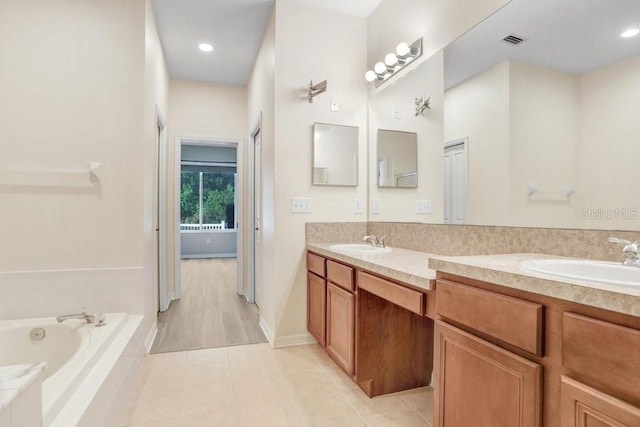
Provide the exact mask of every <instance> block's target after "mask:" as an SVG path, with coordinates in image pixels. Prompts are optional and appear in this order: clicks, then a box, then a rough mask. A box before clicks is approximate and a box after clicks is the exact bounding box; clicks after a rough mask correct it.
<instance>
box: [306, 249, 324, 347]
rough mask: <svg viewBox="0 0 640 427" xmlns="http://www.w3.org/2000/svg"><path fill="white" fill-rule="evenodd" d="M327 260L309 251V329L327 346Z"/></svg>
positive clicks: (317, 339)
mask: <svg viewBox="0 0 640 427" xmlns="http://www.w3.org/2000/svg"><path fill="white" fill-rule="evenodd" d="M326 265H327V260H326V258H324V257H321V256H319V255H316V254H312V253H307V330H308V331H309V333H310V334H311V335H313V337H314V338H315V339H316V341H318V344H320V345H321V346H322V347H325V346H326V325H327V279H326V277H325V276H326V271H327V270H326Z"/></svg>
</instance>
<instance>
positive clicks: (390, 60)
mask: <svg viewBox="0 0 640 427" xmlns="http://www.w3.org/2000/svg"><path fill="white" fill-rule="evenodd" d="M384 63H385V64H387V65H388V66H389V67H393V66H394V65H396V64H397V63H398V57H397V56H396V55H395V54H393V53H388V54H387V56H385V57H384Z"/></svg>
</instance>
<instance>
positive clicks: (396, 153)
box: [377, 129, 418, 188]
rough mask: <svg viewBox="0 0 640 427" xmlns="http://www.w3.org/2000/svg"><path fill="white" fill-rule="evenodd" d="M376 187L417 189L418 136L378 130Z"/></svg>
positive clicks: (397, 131) (412, 133) (411, 133)
mask: <svg viewBox="0 0 640 427" xmlns="http://www.w3.org/2000/svg"><path fill="white" fill-rule="evenodd" d="M377 148H378V150H377V153H378V187H403V188H417V187H418V134H416V133H415V132H403V131H399V130H387V129H378V147H377Z"/></svg>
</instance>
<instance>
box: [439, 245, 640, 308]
mask: <svg viewBox="0 0 640 427" xmlns="http://www.w3.org/2000/svg"><path fill="white" fill-rule="evenodd" d="M550 258H557V259H563V258H564V257H558V256H553V255H545V254H526V253H525V254H504V255H475V256H441V255H429V268H431V269H433V270H438V271H441V272H444V273H450V274H455V275H458V276H463V277H468V278H471V279H476V280H481V281H484V282H489V283H495V284H497V285H501V286H505V287H508V288H513V289H519V290H523V291H527V292H532V293H535V294H540V295H546V296H550V297H554V298H559V299H563V300H566V301H572V302H576V303H580V304H584V305H589V306H592V307H598V308H603V309H606V310H611V311H616V312H618V313H624V314H630V315H632V316H638V317H640V286H624V285H609V284H603V283H597V282H587V281H582V280H580V281H578V280H571V279H565V278H558V277H555V276H551V275H547V274H542V273H536V272H533V271H529V270H526V269H524V268H523V267H521V266H520V262H521V261H524V260H529V259H550ZM564 259H569V258H564Z"/></svg>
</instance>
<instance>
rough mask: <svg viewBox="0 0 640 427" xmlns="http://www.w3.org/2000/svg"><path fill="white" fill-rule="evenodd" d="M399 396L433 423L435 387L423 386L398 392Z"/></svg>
mask: <svg viewBox="0 0 640 427" xmlns="http://www.w3.org/2000/svg"><path fill="white" fill-rule="evenodd" d="M397 396H399V397H400V398H401V399H402V400H403V401H404V402H405V403H406V404H407V405H409V407H411V409H413V410H414V411H415V412H416V413H417V414H418V415H420V416H421V417H422V418H423V419H424V420H426V421H428V422H429V423H431V424H433V388H432V387H421V388H416V389H413V390H407V391H403V392H401V393H398V394H397Z"/></svg>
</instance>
